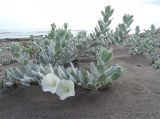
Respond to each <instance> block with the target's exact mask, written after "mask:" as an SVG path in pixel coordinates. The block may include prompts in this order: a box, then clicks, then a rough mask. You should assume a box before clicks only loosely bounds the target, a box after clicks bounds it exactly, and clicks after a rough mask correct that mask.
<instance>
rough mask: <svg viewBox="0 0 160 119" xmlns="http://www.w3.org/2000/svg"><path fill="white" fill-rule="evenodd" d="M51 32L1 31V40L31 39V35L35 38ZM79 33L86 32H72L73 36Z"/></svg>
mask: <svg viewBox="0 0 160 119" xmlns="http://www.w3.org/2000/svg"><path fill="white" fill-rule="evenodd" d="M49 31H50V30H30V31H29V30H26V31H25V30H23V31H9V30H5V31H4V30H0V40H1V39H7V38H8V39H14V38H29V37H30V36H31V35H34V36H45V35H47V34H48V33H49ZM79 31H84V30H71V32H72V33H73V35H76V34H77V33H78V32H79ZM85 31H87V32H88V30H85Z"/></svg>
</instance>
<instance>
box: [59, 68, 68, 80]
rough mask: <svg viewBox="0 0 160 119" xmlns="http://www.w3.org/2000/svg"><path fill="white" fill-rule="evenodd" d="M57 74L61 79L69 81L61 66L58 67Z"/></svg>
mask: <svg viewBox="0 0 160 119" xmlns="http://www.w3.org/2000/svg"><path fill="white" fill-rule="evenodd" d="M57 72H58V76H59V77H60V78H61V79H67V76H66V74H65V72H64V70H63V69H62V67H61V66H58V69H57Z"/></svg>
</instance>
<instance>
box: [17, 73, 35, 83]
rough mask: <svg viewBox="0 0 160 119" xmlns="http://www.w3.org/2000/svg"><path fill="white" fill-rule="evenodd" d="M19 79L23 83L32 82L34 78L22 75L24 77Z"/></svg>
mask: <svg viewBox="0 0 160 119" xmlns="http://www.w3.org/2000/svg"><path fill="white" fill-rule="evenodd" d="M20 81H22V82H25V83H32V82H34V79H33V78H32V77H29V76H26V75H24V77H23V78H22V79H20Z"/></svg>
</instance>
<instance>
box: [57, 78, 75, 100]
mask: <svg viewBox="0 0 160 119" xmlns="http://www.w3.org/2000/svg"><path fill="white" fill-rule="evenodd" d="M56 94H57V95H58V96H59V97H60V99H61V100H64V99H66V98H68V97H70V96H75V91H74V82H73V81H72V80H65V79H62V80H61V81H60V84H59V86H58V89H57V91H56Z"/></svg>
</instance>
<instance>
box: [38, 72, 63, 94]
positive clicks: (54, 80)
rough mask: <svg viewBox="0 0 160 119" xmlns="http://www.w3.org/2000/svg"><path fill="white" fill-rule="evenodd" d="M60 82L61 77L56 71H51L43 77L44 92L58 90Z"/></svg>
mask: <svg viewBox="0 0 160 119" xmlns="http://www.w3.org/2000/svg"><path fill="white" fill-rule="evenodd" d="M59 83H60V79H59V77H58V76H57V75H55V74H54V73H49V74H47V75H46V76H45V77H44V78H43V79H42V82H41V85H42V90H43V91H44V92H46V91H49V92H51V93H53V94H54V93H55V92H56V90H57V87H58V85H59Z"/></svg>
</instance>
